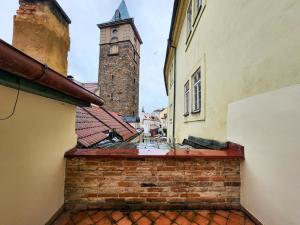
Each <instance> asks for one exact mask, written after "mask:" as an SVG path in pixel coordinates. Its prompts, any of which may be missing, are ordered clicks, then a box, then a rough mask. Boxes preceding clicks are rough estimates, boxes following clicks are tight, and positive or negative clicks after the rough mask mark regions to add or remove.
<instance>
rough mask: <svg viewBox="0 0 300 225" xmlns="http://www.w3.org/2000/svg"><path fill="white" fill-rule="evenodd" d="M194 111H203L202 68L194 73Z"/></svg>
mask: <svg viewBox="0 0 300 225" xmlns="http://www.w3.org/2000/svg"><path fill="white" fill-rule="evenodd" d="M192 79H193V111H194V112H200V111H201V70H200V69H199V70H198V71H197V72H196V73H195V74H194V75H193V78H192Z"/></svg>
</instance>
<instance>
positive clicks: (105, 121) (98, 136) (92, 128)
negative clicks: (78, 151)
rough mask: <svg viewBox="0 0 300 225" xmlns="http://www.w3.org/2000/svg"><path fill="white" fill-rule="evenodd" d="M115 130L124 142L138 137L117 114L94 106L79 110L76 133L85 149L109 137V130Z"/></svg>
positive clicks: (79, 108)
mask: <svg viewBox="0 0 300 225" xmlns="http://www.w3.org/2000/svg"><path fill="white" fill-rule="evenodd" d="M112 129H115V132H116V133H117V134H118V135H120V136H121V137H122V138H123V140H127V139H129V138H131V137H133V136H134V135H136V130H135V129H134V128H133V127H132V126H131V125H129V124H128V123H126V122H124V121H123V120H122V117H120V116H119V115H118V114H117V113H115V112H108V111H106V110H105V109H103V108H101V107H98V106H96V105H92V107H86V108H81V107H78V108H77V113H76V133H77V136H78V143H79V144H81V145H83V146H84V147H90V146H92V145H95V144H97V143H99V142H100V141H103V140H104V139H106V138H107V137H108V132H109V130H112Z"/></svg>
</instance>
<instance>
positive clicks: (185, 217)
mask: <svg viewBox="0 0 300 225" xmlns="http://www.w3.org/2000/svg"><path fill="white" fill-rule="evenodd" d="M113 224H116V225H131V224H132V225H155V224H158V225H255V224H254V223H253V222H252V221H251V220H250V219H249V218H247V216H246V215H245V214H244V213H243V212H241V211H236V210H230V211H223V210H193V211H161V210H159V211H152V210H143V211H131V212H124V211H96V210H91V211H81V212H77V213H65V214H63V215H62V216H61V217H60V218H59V219H58V220H57V221H56V222H55V223H54V224H53V225H113Z"/></svg>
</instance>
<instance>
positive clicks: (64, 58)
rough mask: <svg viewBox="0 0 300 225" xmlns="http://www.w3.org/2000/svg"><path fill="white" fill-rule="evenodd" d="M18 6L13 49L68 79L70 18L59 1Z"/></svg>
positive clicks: (23, 1)
mask: <svg viewBox="0 0 300 225" xmlns="http://www.w3.org/2000/svg"><path fill="white" fill-rule="evenodd" d="M19 4H20V6H19V9H18V10H17V15H15V16H14V31H13V46H14V47H16V48H18V49H20V50H21V51H23V52H24V53H26V54H28V55H30V56H31V57H33V58H35V59H36V60H38V61H39V62H41V63H43V64H47V65H48V66H49V67H50V68H52V69H54V70H55V71H57V72H59V73H61V74H63V75H64V76H67V70H68V52H69V49H70V35H69V24H70V23H71V21H70V19H69V17H68V16H67V14H66V13H65V12H64V11H63V9H62V8H61V7H60V5H59V4H58V3H57V1H56V0H19Z"/></svg>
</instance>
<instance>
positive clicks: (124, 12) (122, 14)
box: [111, 0, 130, 22]
mask: <svg viewBox="0 0 300 225" xmlns="http://www.w3.org/2000/svg"><path fill="white" fill-rule="evenodd" d="M129 18H130V16H129V12H128V9H127V6H126V3H125V1H124V0H122V1H121V3H120V5H119V7H118V9H116V11H115V14H114V16H113V18H112V19H111V22H115V21H119V20H126V19H129Z"/></svg>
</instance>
